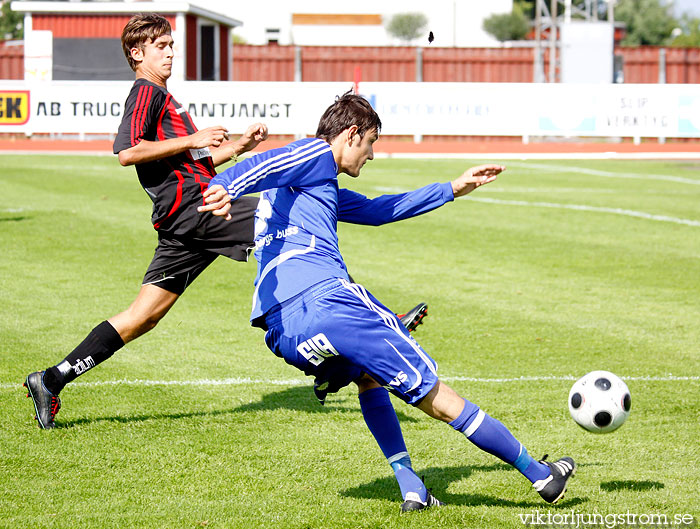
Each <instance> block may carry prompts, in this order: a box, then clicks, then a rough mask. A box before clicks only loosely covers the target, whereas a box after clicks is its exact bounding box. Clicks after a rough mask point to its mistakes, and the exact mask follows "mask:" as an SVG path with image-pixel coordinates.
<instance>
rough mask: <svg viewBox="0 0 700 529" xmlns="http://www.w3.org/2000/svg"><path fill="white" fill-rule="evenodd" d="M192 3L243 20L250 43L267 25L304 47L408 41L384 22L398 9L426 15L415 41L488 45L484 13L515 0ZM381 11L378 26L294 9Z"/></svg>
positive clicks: (263, 37) (262, 40) (239, 31)
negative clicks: (297, 17) (334, 21)
mask: <svg viewBox="0 0 700 529" xmlns="http://www.w3.org/2000/svg"><path fill="white" fill-rule="evenodd" d="M192 3H193V4H197V5H200V6H201V7H204V8H206V9H210V10H212V11H217V12H220V13H222V14H225V15H227V16H230V17H233V18H236V19H238V20H241V21H242V22H243V26H242V27H240V28H236V30H235V32H234V33H235V34H236V35H238V36H240V37H242V38H243V39H244V40H245V41H246V42H247V43H249V44H267V42H268V39H267V32H266V30H267V29H268V28H271V29H272V28H274V29H279V30H280V33H279V43H280V44H282V45H288V44H296V45H300V46H392V45H404V44H405V43H403V42H402V41H399V40H398V39H394V38H392V37H391V36H390V35H389V34H388V33H387V31H386V29H385V25H386V23H387V22H388V21H389V19H390V18H391V17H392V16H393V15H395V14H397V13H409V12H418V13H423V14H424V15H425V16H426V17H427V18H428V25H427V27H426V30H425V35H423V36H421V37H420V38H419V39H417V40H416V41H414V42H413V43H412V44H421V45H425V46H427V45H428V40H427V36H428V31H432V32H433V34H434V35H435V41H434V42H433V46H440V47H452V46H459V47H482V46H483V47H489V46H499V43H498V41H496V40H495V39H494V38H493V37H491V36H490V35H488V34H487V33H486V32H485V31H484V30H483V29H482V27H481V26H482V23H483V20H484V18H486V17H488V16H490V15H492V14H494V13H509V12H510V11H511V10H512V8H513V0H383V1H377V0H354V1H353V2H329V1H328V0H295V1H284V0H268V1H260V2H253V3H249V2H240V1H236V2H230V1H225V0H193V2H192ZM293 13H297V14H380V15H382V18H383V25H381V26H378V25H374V26H364V25H356V26H339V25H330V26H312V25H294V26H293V25H292V14H293Z"/></svg>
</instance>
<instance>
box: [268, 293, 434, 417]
mask: <svg viewBox="0 0 700 529" xmlns="http://www.w3.org/2000/svg"><path fill="white" fill-rule="evenodd" d="M341 285H342V286H341V287H340V288H337V289H334V290H333V291H332V292H329V293H327V294H325V295H323V296H319V297H316V298H314V299H311V300H308V299H307V300H300V301H297V302H296V303H295V306H294V307H292V308H290V310H288V311H287V313H286V314H285V315H284V317H282V318H281V319H280V321H279V323H278V324H275V322H272V323H273V325H271V326H270V330H268V334H267V336H266V341H267V342H268V346H269V347H270V349H271V350H272V351H273V352H275V353H276V354H278V355H279V356H282V357H283V358H284V359H285V361H287V363H290V364H292V365H294V366H296V367H298V368H299V369H301V370H303V371H304V372H305V373H306V374H307V375H313V376H317V377H318V376H319V375H320V374H322V373H323V370H324V368H325V364H326V363H327V362H328V361H330V360H331V359H332V361H333V363H334V364H335V363H336V362H337V361H336V357H338V356H340V357H342V358H343V359H344V361H345V362H347V369H348V370H350V369H355V370H357V369H359V370H360V371H362V372H365V373H367V374H369V375H370V376H371V377H372V378H374V379H375V380H376V381H377V382H378V383H379V384H381V385H383V386H386V387H388V388H390V389H391V390H392V391H393V392H394V393H395V394H396V395H398V396H399V397H400V398H402V399H403V400H405V401H406V402H409V403H411V404H415V403H416V402H418V401H419V400H420V399H422V398H423V397H424V396H425V395H426V394H427V393H428V392H429V391H430V389H432V387H433V386H434V385H435V383H436V382H437V365H436V363H435V362H434V361H433V360H432V358H430V356H429V355H428V354H427V353H426V352H425V351H424V350H423V349H422V348H421V347H420V345H418V343H417V342H416V341H415V340H413V338H412V337H411V336H410V335H409V334H408V332H407V331H406V330H405V328H404V327H403V326H402V325H401V324H400V322H399V321H398V319H397V318H396V316H395V315H394V314H393V313H392V312H391V311H390V310H389V309H387V308H386V307H384V306H383V305H382V304H381V303H379V301H377V300H376V298H374V297H373V296H372V295H371V294H369V293H368V292H367V291H366V290H365V289H364V288H363V287H362V286H360V285H356V284H351V283H349V282H347V281H342V280H341ZM348 382H349V381H348Z"/></svg>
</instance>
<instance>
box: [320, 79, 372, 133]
mask: <svg viewBox="0 0 700 529" xmlns="http://www.w3.org/2000/svg"><path fill="white" fill-rule="evenodd" d="M353 125H357V133H358V134H359V135H360V138H363V137H364V135H365V134H366V133H367V132H369V131H371V130H372V129H377V134H379V131H380V130H381V128H382V122H381V120H380V119H379V116H378V115H377V113H376V112H375V111H374V109H373V108H372V105H370V104H369V101H367V100H366V99H365V98H364V97H362V96H358V95H355V94H353V93H352V91H348V92H345V93H344V94H343V95H342V96H340V97H338V98H336V100H335V103H333V104H332V105H331V106H329V107H328V108H327V109H326V111H325V112H324V113H323V116H321V120H320V121H319V122H318V129H317V130H316V137H317V138H321V139H322V140H326V141H327V142H328V143H330V142H331V141H333V140H334V139H335V138H336V137H337V136H338V134H340V133H341V132H343V131H344V130H345V129H347V128H348V127H352V126H353Z"/></svg>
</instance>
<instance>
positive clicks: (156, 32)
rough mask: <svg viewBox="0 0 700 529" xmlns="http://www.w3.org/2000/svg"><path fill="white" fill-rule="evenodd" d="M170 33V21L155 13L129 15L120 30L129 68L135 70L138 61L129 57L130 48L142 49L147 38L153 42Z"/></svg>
mask: <svg viewBox="0 0 700 529" xmlns="http://www.w3.org/2000/svg"><path fill="white" fill-rule="evenodd" d="M170 33H172V29H171V27H170V22H168V19H166V18H165V17H162V16H160V15H158V14H157V13H139V14H137V15H134V16H133V17H131V19H130V20H129V22H127V23H126V26H124V29H123V30H122V50H124V55H125V56H126V60H127V61H128V62H129V66H131V69H132V70H134V71H136V66H137V65H138V62H136V61H135V60H134V59H132V58H131V48H140V49H143V45H144V44H146V43H147V42H148V41H149V40H150V41H151V42H153V41H155V40H156V39H158V38H159V37H162V36H163V35H170Z"/></svg>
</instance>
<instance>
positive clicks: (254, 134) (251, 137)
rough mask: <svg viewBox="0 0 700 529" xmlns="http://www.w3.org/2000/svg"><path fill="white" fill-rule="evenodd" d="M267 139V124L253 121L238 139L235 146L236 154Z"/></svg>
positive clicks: (249, 149) (253, 147) (252, 147)
mask: <svg viewBox="0 0 700 529" xmlns="http://www.w3.org/2000/svg"><path fill="white" fill-rule="evenodd" d="M266 139H267V125H265V124H264V123H253V124H252V125H251V126H250V127H248V128H247V129H246V131H245V132H244V133H243V136H241V137H240V138H239V139H238V141H237V142H236V143H237V145H236V147H235V151H236V153H237V154H243V153H244V152H248V151H252V150H253V149H255V148H256V147H257V146H258V145H259V144H260V142H262V141H265V140H266Z"/></svg>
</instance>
